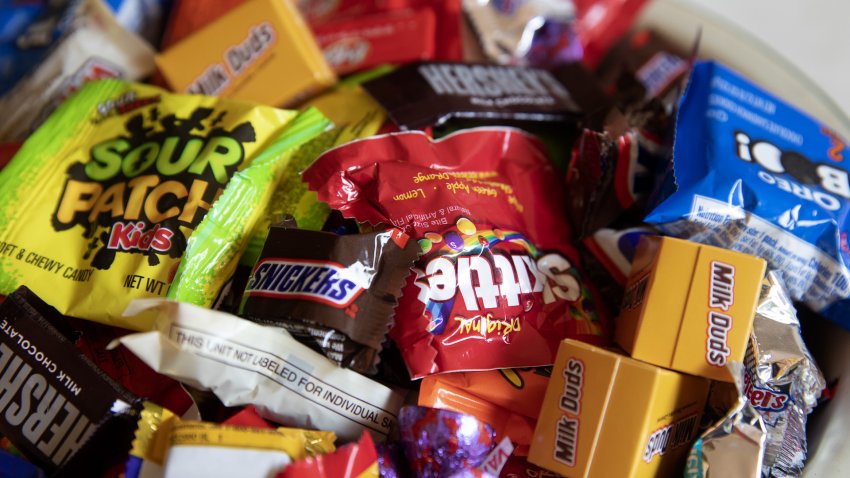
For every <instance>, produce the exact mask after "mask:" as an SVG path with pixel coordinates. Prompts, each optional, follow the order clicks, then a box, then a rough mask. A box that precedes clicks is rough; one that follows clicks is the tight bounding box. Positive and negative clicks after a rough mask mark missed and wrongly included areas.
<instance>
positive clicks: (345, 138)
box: [168, 81, 386, 307]
mask: <svg viewBox="0 0 850 478" xmlns="http://www.w3.org/2000/svg"><path fill="white" fill-rule="evenodd" d="M305 108H306V110H305V111H304V113H302V114H301V115H300V116H299V117H298V118H297V119H296V120H295V121H294V122H293V124H292V125H291V126H290V127H289V128H288V129H287V131H286V132H285V133H284V135H283V137H282V138H281V139H280V140H279V141H278V142H276V143H275V145H274V146H272V147H271V148H269V149H268V150H267V151H264V152H263V154H262V155H261V156H260V157H259V158H257V159H256V160H254V162H253V163H252V164H251V165H250V166H249V167H247V168H245V169H244V170H243V171H240V172H238V173H237V174H236V175H235V176H234V178H233V180H232V181H231V184H230V186H228V188H227V190H226V191H225V192H224V194H223V195H222V196H221V198H220V199H219V201H218V202H216V204H215V206H214V207H213V208H212V209H211V210H210V213H209V214H208V215H207V216H206V217H205V218H204V220H203V222H202V223H201V225H200V226H198V229H197V230H196V231H195V234H194V235H192V238H191V239H190V240H189V246H188V249H187V251H186V254H185V256H184V257H183V261H182V262H181V264H180V268H179V270H178V271H177V276H176V277H175V279H174V282H173V284H172V285H171V289H170V290H169V291H168V297H169V298H171V299H175V300H178V301H181V302H188V303H191V304H195V305H200V306H204V307H212V306H213V305H214V304H215V303H216V299H217V298H218V297H219V294H220V293H221V291H222V289H223V288H224V286H225V283H226V282H227V280H228V279H230V278H231V276H233V274H234V273H235V272H236V270H237V266H238V265H239V264H241V265H243V266H246V267H248V268H251V267H253V266H254V263H255V262H256V261H257V258H258V257H259V256H260V252H261V251H262V249H263V244H264V243H265V241H266V237H268V234H269V227H270V226H271V225H272V224H275V223H277V222H279V221H281V220H282V219H283V218H284V217H285V216H290V215H291V216H293V218H294V219H295V220H296V222H297V223H298V227H299V228H302V229H311V230H319V229H321V228H322V226H323V225H324V223H325V220H326V219H327V217H328V214H329V213H330V208H329V207H328V206H327V204H325V203H323V202H321V201H319V200H318V198H317V197H316V193H314V192H312V191H309V190H308V189H307V185H306V184H304V183H303V182H301V175H300V173H301V171H303V170H304V169H306V168H307V167H308V166H309V165H310V164H312V162H313V161H314V160H315V159H316V158H317V157H318V156H319V155H320V154H322V153H324V152H325V151H327V150H328V149H331V148H333V147H335V146H339V145H341V144H345V143H347V142H349V141H353V140H355V139H359V138H365V137H367V136H372V135H374V134H375V133H377V132H378V130H379V129H380V127H381V126H382V125H383V124H384V121H385V120H386V116H385V114H384V112H383V109H382V108H381V106H380V105H378V104H377V103H375V101H374V100H372V99H371V98H370V97H369V95H368V94H367V93H366V92H365V91H363V89H362V88H360V86H359V84H358V83H356V82H352V81H347V82H343V83H340V84H339V85H337V87H336V88H334V89H333V90H331V91H329V92H327V93H325V94H323V95H321V96H319V97H317V98H316V99H314V100H313V101H311V102H310V103H308V104H307V105H305ZM319 110H321V113H319ZM325 116H328V117H330V118H332V119H333V120H334V123H335V125H336V126H335V127H334V128H333V129H328V128H329V127H330V122H329V121H328V120H327V119H326V118H325ZM298 145H300V147H299V148H298V149H297V150H295V149H294V147H295V146H298ZM234 217H238V218H239V221H233V220H232V219H231V218H234ZM236 297H241V292H240V293H237V294H236Z"/></svg>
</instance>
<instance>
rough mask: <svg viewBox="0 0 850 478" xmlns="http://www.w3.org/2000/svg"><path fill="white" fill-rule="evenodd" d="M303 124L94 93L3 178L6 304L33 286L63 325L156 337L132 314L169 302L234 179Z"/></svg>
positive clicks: (175, 100)
mask: <svg viewBox="0 0 850 478" xmlns="http://www.w3.org/2000/svg"><path fill="white" fill-rule="evenodd" d="M297 114H298V113H297V112H295V111H285V110H278V109H275V108H270V107H266V106H258V105H254V104H248V103H240V102H235V101H227V100H219V99H216V98H209V97H204V96H184V95H172V94H169V93H167V92H165V91H163V90H160V89H159V88H154V87H150V86H146V85H138V84H131V83H126V82H123V81H118V80H101V81H98V82H93V83H88V84H86V85H85V86H84V87H83V88H82V89H81V90H80V91H79V92H78V93H77V94H76V95H74V96H73V97H72V98H71V99H69V100H68V101H66V102H65V103H64V104H63V105H62V106H61V107H60V108H59V109H58V110H57V111H56V112H55V113H54V114H53V115H51V117H50V119H49V120H48V121H47V122H46V123H45V124H44V125H42V127H41V128H39V130H38V131H36V133H34V134H33V135H32V136H30V138H29V139H28V140H27V141H26V142H25V143H24V146H23V147H22V148H21V150H20V151H19V152H18V154H17V155H16V156H15V158H14V159H13V160H12V161H11V162H10V163H9V164H8V165H7V166H6V167H5V168H3V170H2V171H0V199H2V201H0V202H2V213H0V231H2V232H0V294H8V293H10V292H11V291H13V290H14V289H15V288H16V287H17V286H18V285H21V284H25V285H27V286H29V287H30V288H31V289H32V290H33V291H34V292H35V293H37V294H39V296H41V297H42V298H43V299H44V300H45V301H46V302H48V303H49V304H50V305H52V306H54V307H56V308H57V309H58V310H59V311H60V312H61V313H64V314H67V315H70V316H73V317H78V318H84V319H90V320H97V321H100V322H103V323H106V324H109V325H115V326H119V327H123V328H128V329H135V330H148V329H149V328H150V325H151V321H150V320H145V319H144V318H141V317H140V318H136V319H133V320H129V319H126V318H122V317H121V313H122V312H123V310H124V308H125V307H126V305H127V304H128V303H129V302H130V301H131V300H132V299H133V298H141V297H155V296H164V295H165V294H166V292H167V291H168V286H169V284H170V283H171V281H172V278H173V275H174V273H175V271H176V270H177V265H178V261H179V260H180V258H181V257H182V256H183V252H184V250H185V249H186V241H187V239H188V238H189V236H190V235H191V234H192V231H193V230H194V229H195V227H197V225H198V224H199V223H200V222H201V220H202V219H203V217H204V215H205V214H206V213H207V211H208V210H209V209H210V207H211V206H212V204H213V203H214V202H215V200H216V198H217V197H218V196H219V195H221V194H222V191H223V190H224V188H225V186H226V185H227V183H228V182H229V180H230V178H231V177H232V176H233V175H234V174H235V173H236V172H237V171H239V170H242V169H244V168H245V166H247V165H248V164H251V161H252V160H253V159H254V158H256V157H257V156H258V154H259V153H260V152H261V151H262V150H264V149H266V148H269V147H271V146H272V144H273V142H274V141H275V140H276V139H277V138H278V137H279V136H280V135H281V133H282V132H283V131H284V129H285V127H286V125H287V124H288V123H290V122H291V121H292V120H293V119H294V118H295V117H296V116H297Z"/></svg>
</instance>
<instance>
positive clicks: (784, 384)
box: [744, 272, 826, 477]
mask: <svg viewBox="0 0 850 478" xmlns="http://www.w3.org/2000/svg"><path fill="white" fill-rule="evenodd" d="M744 365H745V376H744V394H745V396H746V397H747V398H748V400H749V403H750V405H752V406H753V407H754V408H755V410H756V411H757V412H758V413H759V414H760V415H761V416H762V419H763V420H764V424H765V427H766V429H767V433H768V436H767V447H766V451H765V456H764V468H763V476H765V477H796V476H800V475H801V474H802V471H803V465H804V463H805V459H806V417H807V415H808V414H809V413H811V411H812V409H814V407H815V405H817V401H818V398H820V394H821V391H822V390H823V388H824V387H825V385H826V382H825V380H824V378H823V375H822V374H821V372H820V370H819V369H818V367H817V364H815V361H814V360H813V359H812V357H811V355H810V354H809V351H808V349H807V348H806V345H805V344H804V343H803V339H802V337H801V335H800V323H799V321H798V319H797V311H796V310H795V309H794V306H793V304H792V303H791V300H790V298H789V297H788V294H787V292H786V291H785V287H784V285H783V284H782V281H781V279H780V278H779V275H777V274H776V273H775V272H770V273H768V275H767V276H766V277H765V279H764V282H763V284H762V292H761V296H760V299H759V304H758V307H757V308H756V316H755V319H754V321H753V331H752V334H751V336H750V344H749V349H748V350H747V356H746V358H745V360H744Z"/></svg>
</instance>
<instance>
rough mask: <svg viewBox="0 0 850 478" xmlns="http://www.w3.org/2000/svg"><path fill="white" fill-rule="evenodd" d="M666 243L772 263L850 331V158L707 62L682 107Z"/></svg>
mask: <svg viewBox="0 0 850 478" xmlns="http://www.w3.org/2000/svg"><path fill="white" fill-rule="evenodd" d="M673 162H674V174H675V179H676V185H677V190H676V192H674V193H673V194H672V195H671V196H670V197H668V198H667V199H666V200H665V201H664V202H662V203H661V204H660V205H658V206H657V207H656V208H655V209H654V210H653V211H652V212H651V213H650V214H649V216H647V218H646V222H648V223H650V224H653V225H655V226H656V227H657V228H658V229H660V230H661V231H662V232H663V233H664V234H667V235H672V236H677V237H681V238H685V239H689V240H692V241H696V242H700V243H703V244H710V245H714V246H720V247H725V248H729V249H734V250H737V251H741V252H744V253H747V254H752V255H756V256H760V257H763V258H765V259H766V260H767V261H768V264H769V266H770V268H772V269H775V270H777V271H779V272H780V274H781V276H782V279H783V280H784V282H785V284H786V286H787V288H788V290H789V292H790V295H791V297H792V298H793V299H794V300H799V301H802V302H805V303H806V304H807V305H808V306H809V307H811V308H812V309H814V310H816V311H819V312H820V313H821V314H823V315H825V316H827V317H828V318H830V319H832V320H834V321H836V322H838V323H839V324H841V325H843V326H844V327H846V328H850V300H848V297H850V271H848V261H850V254H848V252H850V251H848V246H847V231H848V228H850V227H848V212H850V180H848V178H850V174H848V170H850V167H848V163H850V151H848V148H847V147H846V146H845V143H844V141H843V140H842V139H841V138H839V137H838V135H837V134H836V133H835V132H833V131H831V130H830V129H829V128H827V127H826V126H824V125H822V124H821V123H819V122H818V121H816V120H814V119H812V118H811V117H809V116H807V115H806V114H804V113H802V112H800V111H799V110H797V109H795V108H794V107H792V106H790V105H788V104H787V103H785V102H784V101H783V100H781V99H779V98H777V97H775V96H773V95H772V94H770V93H768V92H766V91H764V90H763V89H761V88H760V87H758V86H756V85H754V84H753V83H752V82H750V81H749V80H747V79H745V78H743V77H741V76H740V75H738V74H736V73H734V72H732V71H731V70H729V69H728V68H726V67H724V66H722V65H720V64H717V63H714V62H702V63H698V64H697V65H696V66H695V67H694V70H693V73H692V75H691V79H690V82H689V84H688V88H687V90H686V92H685V96H684V97H683V98H682V100H681V103H680V110H679V116H678V119H677V124H676V140H675V145H674V150H673Z"/></svg>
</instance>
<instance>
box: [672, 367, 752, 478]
mask: <svg viewBox="0 0 850 478" xmlns="http://www.w3.org/2000/svg"><path fill="white" fill-rule="evenodd" d="M729 369H730V372H731V374H732V376H733V377H735V380H736V385H737V386H738V394H739V399H738V401H737V403H736V404H735V405H734V406H733V407H732V409H731V410H730V411H729V413H728V414H727V415H726V417H724V418H723V419H721V420H720V421H719V422H717V423H716V424H714V425H713V426H712V427H711V428H709V429H708V430H707V431H706V432H704V433H703V434H702V436H701V437H700V438H699V439H698V440H697V441H696V443H694V446H693V447H692V448H691V452H690V455H688V463H687V465H686V467H685V472H684V476H685V478H711V477H713V478H758V477H759V476H761V468H762V462H763V458H764V450H765V438H766V435H767V433H766V431H765V426H764V423H763V422H762V417H761V415H759V413H758V412H757V411H756V410H755V409H754V408H753V406H752V405H751V404H750V403H749V400H747V399H746V397H744V387H745V385H744V379H743V374H744V372H743V370H742V367H741V364H739V363H730V364H729Z"/></svg>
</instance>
